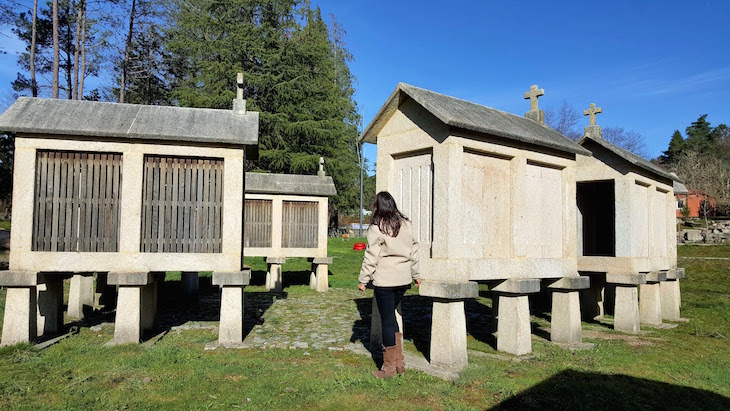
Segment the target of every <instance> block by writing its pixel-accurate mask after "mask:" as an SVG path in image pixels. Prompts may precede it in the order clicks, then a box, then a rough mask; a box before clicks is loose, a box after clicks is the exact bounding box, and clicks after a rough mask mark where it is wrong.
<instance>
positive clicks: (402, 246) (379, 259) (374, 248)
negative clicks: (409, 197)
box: [358, 221, 419, 287]
mask: <svg viewBox="0 0 730 411" xmlns="http://www.w3.org/2000/svg"><path fill="white" fill-rule="evenodd" d="M412 230H413V228H412V226H411V222H410V221H404V222H403V223H402V224H401V227H400V231H399V232H398V235H397V236H396V237H391V236H389V235H386V234H383V233H382V232H381V231H380V228H379V227H378V226H377V225H375V224H371V225H370V228H368V233H367V238H368V246H367V248H366V249H365V258H364V259H363V262H362V269H361V270H360V276H359V277H358V280H359V281H360V284H367V283H369V282H370V280H372V281H373V285H374V286H376V287H397V286H401V285H409V284H410V283H411V280H415V279H417V278H419V272H418V242H417V241H416V239H415V238H413V234H412V233H413V231H412Z"/></svg>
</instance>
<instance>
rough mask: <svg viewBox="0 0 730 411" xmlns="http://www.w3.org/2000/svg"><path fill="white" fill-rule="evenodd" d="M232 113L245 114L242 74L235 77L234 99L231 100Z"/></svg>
mask: <svg viewBox="0 0 730 411" xmlns="http://www.w3.org/2000/svg"><path fill="white" fill-rule="evenodd" d="M233 112H234V113H235V114H246V100H244V99H243V73H238V76H236V99H235V100H233Z"/></svg>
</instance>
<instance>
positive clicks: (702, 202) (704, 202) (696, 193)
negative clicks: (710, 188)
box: [685, 190, 717, 217]
mask: <svg viewBox="0 0 730 411" xmlns="http://www.w3.org/2000/svg"><path fill="white" fill-rule="evenodd" d="M685 204H687V206H688V207H689V216H690V217H704V216H705V215H708V216H711V215H715V207H716V206H717V199H716V198H715V197H713V196H711V195H709V194H707V193H705V192H704V191H701V190H689V193H688V194H687V199H686V203H685Z"/></svg>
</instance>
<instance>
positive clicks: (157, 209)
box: [0, 76, 259, 345]
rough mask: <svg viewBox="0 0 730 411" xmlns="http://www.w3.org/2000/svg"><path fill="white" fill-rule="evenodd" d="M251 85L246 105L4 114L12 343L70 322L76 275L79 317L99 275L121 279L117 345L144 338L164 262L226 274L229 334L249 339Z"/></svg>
mask: <svg viewBox="0 0 730 411" xmlns="http://www.w3.org/2000/svg"><path fill="white" fill-rule="evenodd" d="M240 82H241V78H240V76H239V83H240ZM241 95H242V93H241V92H240V90H239V99H237V100H234V109H233V111H231V110H213V109H194V108H181V107H158V106H140V105H132V104H116V103H102V102H90V101H70V100H58V99H38V98H25V97H21V98H20V99H18V100H17V101H16V102H15V103H14V104H13V105H12V106H11V107H10V108H9V109H8V110H7V111H6V112H5V113H3V114H2V116H0V129H1V130H5V131H12V132H15V133H16V140H15V163H14V167H15V170H14V177H13V178H14V181H13V184H14V185H13V209H14V210H15V213H14V215H13V230H12V233H11V244H12V248H11V252H10V270H9V271H5V272H0V285H3V286H7V287H9V288H8V292H7V300H6V308H5V321H4V326H3V330H2V345H9V344H14V343H18V342H24V341H25V342H27V341H30V340H32V339H34V338H35V337H36V335H39V334H46V335H49V334H53V333H56V332H58V331H59V329H60V327H61V326H62V324H63V313H62V308H61V307H62V301H63V286H62V280H63V278H68V277H73V279H72V289H71V295H70V298H71V301H70V303H69V310H70V311H69V314H72V313H71V310H72V309H74V307H76V308H75V309H76V310H78V306H79V305H81V304H82V302H81V300H82V299H83V298H84V295H85V294H88V293H87V292H86V291H85V290H88V287H86V286H84V284H88V282H89V281H91V283H92V284H93V273H97V288H98V289H99V287H98V286H99V285H100V284H101V285H102V287H101V289H104V288H105V287H103V286H104V285H106V284H108V285H114V286H116V285H118V286H119V292H118V303H117V313H116V320H115V335H114V342H115V343H125V342H139V340H140V338H141V334H142V332H143V331H144V330H145V329H147V328H151V326H152V325H153V324H154V321H155V315H156V307H157V282H158V281H159V279H160V273H164V272H165V271H182V272H183V273H184V276H185V274H188V275H194V276H195V277H197V272H198V271H214V275H213V282H214V283H215V284H218V285H221V287H222V293H223V295H222V310H221V328H220V336H219V337H220V340H221V342H234V343H235V342H236V341H237V342H239V343H240V342H241V340H242V331H243V318H242V310H243V301H242V299H243V287H244V286H245V285H246V284H248V281H249V278H250V271H245V270H244V269H243V244H242V241H241V239H242V238H243V229H244V221H243V211H244V209H243V198H244V186H245V179H244V176H245V173H244V169H245V168H244V162H245V158H246V156H255V155H256V153H257V151H256V146H257V144H258V117H259V116H258V113H256V112H247V111H246V109H245V100H243V99H242V98H241ZM75 286H76V287H75ZM106 289H107V290H109V288H106ZM114 289H115V288H114V287H112V288H111V290H114ZM91 298H92V300H93V297H91ZM92 303H93V302H89V304H92ZM36 311H37V312H36Z"/></svg>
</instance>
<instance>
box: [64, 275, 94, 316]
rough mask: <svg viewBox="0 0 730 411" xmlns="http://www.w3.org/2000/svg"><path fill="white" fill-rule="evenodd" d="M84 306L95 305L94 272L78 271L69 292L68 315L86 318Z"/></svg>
mask: <svg viewBox="0 0 730 411" xmlns="http://www.w3.org/2000/svg"><path fill="white" fill-rule="evenodd" d="M84 306H87V307H93V306H94V273H89V272H85V273H76V274H74V275H73V277H71V287H70V288H69V292H68V316H69V317H71V318H76V319H81V318H84Z"/></svg>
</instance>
